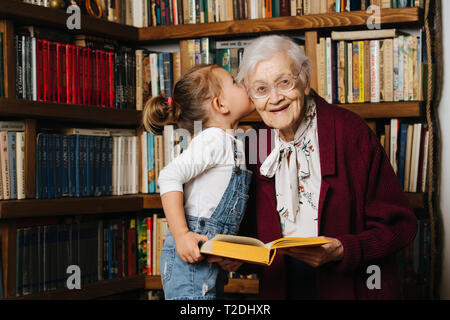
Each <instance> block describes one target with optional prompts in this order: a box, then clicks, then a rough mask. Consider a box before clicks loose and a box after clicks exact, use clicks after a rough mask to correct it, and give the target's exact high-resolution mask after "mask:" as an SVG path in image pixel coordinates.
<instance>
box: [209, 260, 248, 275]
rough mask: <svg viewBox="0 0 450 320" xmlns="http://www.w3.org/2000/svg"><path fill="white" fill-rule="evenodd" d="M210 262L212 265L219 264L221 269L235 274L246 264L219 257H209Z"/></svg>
mask: <svg viewBox="0 0 450 320" xmlns="http://www.w3.org/2000/svg"><path fill="white" fill-rule="evenodd" d="M208 262H210V263H213V262H217V264H218V265H219V267H221V268H222V269H223V270H225V271H228V272H235V271H237V270H238V269H239V268H240V267H241V266H242V265H243V264H244V262H242V261H239V260H234V259H228V258H222V257H217V256H209V257H208Z"/></svg>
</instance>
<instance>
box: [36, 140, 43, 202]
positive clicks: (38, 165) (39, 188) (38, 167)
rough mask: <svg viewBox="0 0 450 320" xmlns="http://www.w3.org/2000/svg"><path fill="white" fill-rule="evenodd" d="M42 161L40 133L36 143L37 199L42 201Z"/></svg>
mask: <svg viewBox="0 0 450 320" xmlns="http://www.w3.org/2000/svg"><path fill="white" fill-rule="evenodd" d="M41 161H42V134H40V133H39V134H38V135H37V142H36V199H40V198H41V196H42V185H41V180H42V179H41Z"/></svg>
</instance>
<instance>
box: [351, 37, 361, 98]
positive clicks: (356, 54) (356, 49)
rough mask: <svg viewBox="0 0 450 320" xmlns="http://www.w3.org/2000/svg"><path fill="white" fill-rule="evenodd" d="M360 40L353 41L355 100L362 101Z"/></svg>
mask: <svg viewBox="0 0 450 320" xmlns="http://www.w3.org/2000/svg"><path fill="white" fill-rule="evenodd" d="M359 60H360V59H359V42H358V41H354V42H353V62H352V64H353V102H356V103H357V102H360V84H359V80H360V79H359Z"/></svg>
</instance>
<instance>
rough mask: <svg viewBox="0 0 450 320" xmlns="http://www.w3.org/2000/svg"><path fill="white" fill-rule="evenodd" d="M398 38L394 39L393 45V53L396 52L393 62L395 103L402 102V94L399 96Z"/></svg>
mask: <svg viewBox="0 0 450 320" xmlns="http://www.w3.org/2000/svg"><path fill="white" fill-rule="evenodd" d="M398 42H399V41H398V37H396V38H394V42H393V45H394V48H393V51H394V53H393V59H394V61H393V63H394V70H393V72H394V88H393V90H394V101H395V102H398V101H400V94H399V91H400V90H399V77H400V74H399V51H398Z"/></svg>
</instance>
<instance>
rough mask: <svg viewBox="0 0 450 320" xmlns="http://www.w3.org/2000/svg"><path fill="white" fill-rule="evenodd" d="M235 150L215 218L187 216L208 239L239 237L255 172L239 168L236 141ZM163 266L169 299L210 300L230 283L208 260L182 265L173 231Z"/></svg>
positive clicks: (191, 225) (191, 226)
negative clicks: (228, 235) (227, 235)
mask: <svg viewBox="0 0 450 320" xmlns="http://www.w3.org/2000/svg"><path fill="white" fill-rule="evenodd" d="M233 148H234V167H233V171H232V174H231V178H230V182H229V183H228V186H227V188H226V190H225V192H224V194H223V196H222V198H221V199H220V201H219V204H218V205H217V207H216V209H215V210H214V212H213V214H212V216H211V217H210V218H201V217H194V216H189V215H187V216H186V222H187V224H188V227H189V230H190V231H192V232H195V233H199V234H203V235H207V236H208V238H209V239H211V238H213V237H214V236H215V235H216V234H237V232H238V230H239V225H240V223H241V221H242V217H243V215H244V212H245V208H246V206H247V200H248V188H249V186H250V181H251V176H252V172H251V171H250V170H245V169H241V168H239V166H238V164H237V149H236V141H235V140H234V144H233ZM205 192H208V191H207V190H205ZM160 267H161V269H160V270H161V281H162V284H163V289H164V296H165V299H166V300H211V299H217V298H222V296H223V287H224V285H225V283H226V280H227V275H226V273H225V271H223V270H222V269H220V267H219V266H218V265H217V264H216V263H208V262H207V261H206V259H204V260H202V261H200V262H197V263H193V264H191V263H185V262H183V261H182V260H181V259H180V257H179V256H178V254H177V252H176V249H175V241H174V239H173V237H172V234H171V233H170V230H168V232H167V237H166V240H165V241H164V246H163V248H162V252H161V260H160Z"/></svg>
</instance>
